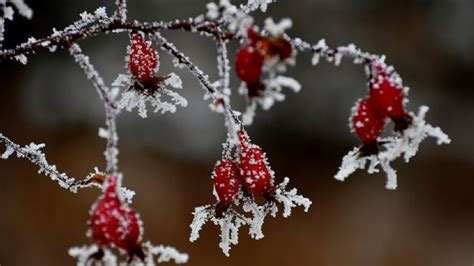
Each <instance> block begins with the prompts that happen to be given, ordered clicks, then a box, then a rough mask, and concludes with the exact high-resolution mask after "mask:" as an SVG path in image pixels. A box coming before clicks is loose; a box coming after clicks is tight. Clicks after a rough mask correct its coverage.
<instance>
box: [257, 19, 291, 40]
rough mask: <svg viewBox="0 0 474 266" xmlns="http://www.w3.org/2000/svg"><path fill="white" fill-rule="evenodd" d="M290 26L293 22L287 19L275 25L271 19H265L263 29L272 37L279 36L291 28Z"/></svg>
mask: <svg viewBox="0 0 474 266" xmlns="http://www.w3.org/2000/svg"><path fill="white" fill-rule="evenodd" d="M292 25H293V22H292V21H291V19H289V18H285V19H282V20H280V22H278V23H275V21H273V19H272V18H267V19H265V27H264V29H265V30H266V31H267V32H268V33H270V35H272V36H281V35H283V34H284V33H285V31H286V30H287V29H289V28H291V27H292Z"/></svg>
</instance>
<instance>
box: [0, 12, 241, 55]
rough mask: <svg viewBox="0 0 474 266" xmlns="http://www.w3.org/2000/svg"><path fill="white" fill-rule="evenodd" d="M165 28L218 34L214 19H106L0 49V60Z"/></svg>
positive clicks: (226, 34) (231, 35) (230, 35)
mask: <svg viewBox="0 0 474 266" xmlns="http://www.w3.org/2000/svg"><path fill="white" fill-rule="evenodd" d="M163 30H182V31H188V32H200V33H203V34H206V35H207V36H212V37H213V36H215V35H216V27H215V23H214V22H212V21H205V22H199V23H198V22H196V21H194V20H192V19H189V20H183V21H179V20H176V21H172V22H150V23H149V22H121V21H118V20H110V19H108V20H104V21H101V22H100V23H99V24H93V25H89V26H87V27H84V28H80V29H70V30H65V31H62V32H55V33H53V34H51V35H49V36H47V37H45V38H42V39H38V40H34V41H28V42H24V43H22V44H19V45H17V46H16V47H15V48H12V49H4V50H0V60H5V59H10V58H12V57H14V56H17V55H20V54H29V53H33V52H35V51H37V50H39V49H40V48H49V47H54V46H62V45H64V46H66V47H68V46H69V45H70V43H72V42H75V41H77V40H82V39H86V38H88V37H91V36H95V35H97V34H99V33H109V32H114V33H117V32H123V31H128V32H132V31H141V32H145V33H150V32H157V31H163ZM224 36H225V38H226V39H232V38H234V34H232V33H230V32H225V33H224Z"/></svg>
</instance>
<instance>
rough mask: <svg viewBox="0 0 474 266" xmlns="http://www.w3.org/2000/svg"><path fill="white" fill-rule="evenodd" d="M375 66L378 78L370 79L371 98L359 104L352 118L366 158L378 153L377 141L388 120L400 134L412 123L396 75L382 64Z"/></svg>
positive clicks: (362, 153) (360, 101)
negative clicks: (394, 76)
mask: <svg viewBox="0 0 474 266" xmlns="http://www.w3.org/2000/svg"><path fill="white" fill-rule="evenodd" d="M372 67H373V71H374V74H375V75H374V78H372V79H371V80H370V87H369V95H368V96H367V97H366V98H365V99H362V100H359V101H358V102H357V104H356V106H355V109H354V113H353V115H352V127H353V128H354V131H355V133H356V134H357V136H358V137H359V139H360V140H361V141H362V148H361V155H362V156H368V155H372V154H377V153H378V151H379V150H378V144H379V143H378V142H377V139H378V138H379V137H380V135H381V134H382V132H383V129H384V127H385V121H386V119H387V118H389V119H391V120H392V121H393V122H394V124H395V130H396V131H398V132H402V131H404V130H405V129H407V128H408V127H409V126H410V125H411V122H412V118H411V116H410V115H409V114H408V113H407V112H406V111H405V109H404V99H405V98H404V92H403V88H402V86H401V85H400V84H399V83H398V82H397V81H396V80H394V78H393V75H392V74H393V73H390V71H388V70H387V68H386V67H385V65H382V64H379V63H373V66H372Z"/></svg>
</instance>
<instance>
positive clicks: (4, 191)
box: [0, 0, 474, 266]
mask: <svg viewBox="0 0 474 266" xmlns="http://www.w3.org/2000/svg"><path fill="white" fill-rule="evenodd" d="M26 2H27V3H28V4H29V5H31V6H32V7H33V9H34V11H35V14H34V18H33V20H32V21H27V20H25V19H23V18H20V17H17V19H16V20H15V21H14V22H7V24H6V26H7V32H6V39H7V41H6V42H5V43H4V46H5V47H11V46H13V45H14V44H17V43H20V42H22V41H25V40H26V39H27V37H29V36H35V37H37V38H39V37H42V36H46V35H48V34H50V33H51V29H52V28H53V27H56V28H58V29H61V28H63V27H65V26H67V25H69V24H70V23H71V22H72V21H74V20H76V19H78V18H79V16H78V14H79V13H80V12H82V11H84V10H87V11H90V12H93V11H94V10H95V9H96V8H97V7H98V6H101V5H106V6H107V7H108V10H109V13H110V12H112V11H111V10H112V8H113V1H112V0H109V1H100V3H97V2H99V1H59V0H48V1H46V0H45V1H32V0H29V1H28V0H27V1H26ZM129 2H130V3H129V6H130V9H129V18H130V19H138V20H145V21H152V20H165V21H166V20H170V19H173V18H188V17H194V16H196V15H198V14H200V13H202V12H205V3H206V2H207V1H201V0H199V1H198V0H192V1H191V0H166V1H164V0H154V1H151V0H150V1H145V0H133V1H129ZM257 14H258V15H257V17H258V19H257V21H258V23H259V24H260V25H261V22H262V21H263V18H264V17H265V16H272V17H274V18H275V20H278V19H280V18H283V17H290V18H292V19H293V22H294V27H293V28H292V29H291V30H290V31H289V34H290V35H292V36H295V37H296V36H299V37H303V38H304V39H306V40H308V41H310V42H311V43H316V42H317V41H318V40H319V39H320V38H326V40H327V42H328V44H329V45H330V46H333V47H334V46H337V45H345V44H348V43H351V42H353V43H355V44H356V45H358V47H361V48H362V49H363V50H366V51H370V52H373V53H378V54H385V55H387V57H388V60H387V61H388V63H389V64H393V65H395V66H396V68H397V70H398V72H399V73H400V74H401V75H402V77H403V78H404V83H405V85H407V86H410V87H411V88H412V90H411V91H410V99H411V101H410V103H409V105H408V107H409V109H410V110H416V109H417V107H418V106H419V105H421V104H426V105H428V106H430V107H431V108H432V109H431V111H430V112H429V113H428V117H427V120H428V121H429V122H430V123H432V124H433V125H439V126H440V127H441V128H442V129H443V130H444V131H445V132H446V133H448V134H449V135H450V137H451V138H452V139H453V142H452V144H450V145H447V146H441V147H438V146H436V145H435V142H434V141H433V140H427V141H425V142H424V143H423V144H422V145H421V151H420V153H419V154H418V155H417V156H416V157H415V158H414V159H412V161H411V162H410V163H409V164H405V163H404V162H402V161H401V160H399V161H397V162H396V163H395V164H394V166H395V167H396V169H397V170H398V175H399V188H398V189H397V190H396V191H388V190H386V189H385V188H384V185H385V177H384V175H383V174H375V175H368V174H367V173H365V172H362V171H359V172H357V173H356V174H354V175H352V176H351V177H350V178H349V179H348V180H347V181H346V182H344V183H341V182H338V181H336V180H334V179H333V177H332V176H333V175H334V174H335V172H336V171H337V169H338V166H339V164H340V162H341V159H342V156H343V155H344V154H345V153H346V152H347V151H348V150H349V149H352V147H353V146H354V145H357V144H358V141H357V139H356V138H355V137H354V135H353V134H351V133H350V132H349V129H348V127H347V120H348V116H349V114H350V109H351V107H352V105H353V103H354V102H355V100H356V99H357V98H359V97H363V95H364V94H365V91H366V86H365V75H364V74H363V69H362V68H361V67H360V66H354V65H353V64H352V63H351V62H350V61H349V60H343V63H342V65H341V66H340V67H334V66H333V65H331V64H328V63H326V62H323V63H321V64H320V65H318V66H316V67H312V66H311V65H310V59H311V56H310V55H309V54H303V55H300V57H299V58H298V66H297V67H295V68H292V69H291V70H290V72H289V75H291V76H293V77H295V78H296V79H297V80H299V81H300V82H301V83H302V85H303V90H302V91H301V92H300V93H299V94H294V93H292V92H290V91H288V92H287V93H286V95H287V100H286V101H285V102H284V103H279V104H276V105H275V106H274V107H273V108H272V109H271V110H270V111H268V112H263V111H261V112H258V114H257V117H256V121H255V124H254V126H252V127H251V128H250V129H249V131H250V134H251V136H252V138H253V140H254V142H256V143H258V144H259V145H260V146H261V147H262V148H263V149H264V150H265V151H266V152H267V154H268V156H269V159H270V162H271V165H272V168H273V169H274V170H275V171H276V175H277V179H278V180H281V179H282V178H283V177H284V176H290V177H291V178H292V179H291V180H292V182H291V185H292V186H295V187H297V188H299V190H300V192H301V193H302V194H303V195H306V196H308V197H309V198H311V199H312V200H313V205H312V207H311V209H310V212H309V213H307V214H305V213H303V211H302V210H301V209H297V210H295V211H294V213H293V215H292V216H291V217H290V218H289V219H283V218H277V219H270V218H269V219H267V221H266V223H265V226H264V233H265V235H266V236H265V238H264V239H263V240H260V241H255V240H252V239H250V238H249V237H248V235H246V232H245V231H241V235H240V243H239V245H238V246H236V247H233V248H232V250H231V257H230V258H226V257H225V256H224V255H223V254H222V253H221V251H220V249H219V248H218V246H217V245H218V237H219V236H218V233H219V232H218V230H217V228H216V227H215V226H211V225H207V226H205V227H204V229H203V231H202V234H201V238H200V239H199V240H198V242H197V243H189V242H188V237H189V232H190V230H189V224H190V222H191V220H192V215H191V212H192V211H193V208H194V207H196V206H200V205H204V204H207V203H212V202H214V197H213V196H212V194H211V192H212V181H211V179H210V172H211V170H212V167H213V166H214V163H215V161H216V160H218V159H219V157H220V154H221V143H222V142H223V141H224V135H225V128H224V126H223V119H222V117H221V116H220V115H218V114H215V113H212V112H210V111H209V110H208V109H207V104H208V103H207V102H204V101H202V95H203V91H202V89H201V87H200V85H199V84H198V83H197V82H196V81H195V80H194V79H193V78H192V77H191V76H190V75H189V74H188V73H186V72H185V71H184V72H183V71H181V70H176V69H173V67H172V64H171V58H170V57H169V56H167V55H165V53H163V52H161V56H162V59H161V61H162V67H161V69H160V73H169V72H171V71H175V72H177V73H178V74H180V75H181V77H182V78H183V80H184V87H185V89H184V90H183V92H182V94H183V95H184V96H185V97H187V98H188V100H189V103H190V104H189V106H188V107H187V108H185V109H180V110H178V112H177V113H176V114H165V115H150V117H149V118H148V119H146V120H143V119H141V118H139V117H138V116H137V114H136V113H135V112H134V113H123V115H122V116H121V117H120V119H119V133H120V137H121V139H120V168H121V171H123V173H124V175H125V181H124V183H125V185H126V186H127V187H129V188H131V189H133V190H134V191H136V192H137V196H136V197H135V199H134V202H133V208H134V209H135V210H137V211H138V212H140V213H141V216H142V218H143V220H144V222H145V239H149V240H151V241H152V242H153V243H157V244H158V243H163V244H166V245H172V246H175V247H176V248H178V249H179V250H181V251H184V252H188V253H189V255H190V257H191V258H190V261H189V265H321V266H323V265H331V266H338V265H361V266H362V265H364V266H367V265H369V266H370V265H459V266H461V265H464V266H470V265H473V264H474V152H473V150H474V144H473V141H472V137H473V130H474V105H473V104H474V93H473V90H472V88H473V87H472V84H473V83H474V49H473V48H474V31H473V30H472V26H473V25H474V2H473V1H472V0H453V1H443V0H432V1H429V0H416V1H415V0H400V1H389V0H377V1H376V0H371V1H369V0H363V1H343V0H313V1H309V0H306V1H303V0H299V1H282V0H281V1H279V2H278V3H276V4H273V5H271V7H270V8H269V10H268V12H267V13H266V14H264V15H265V16H262V15H261V14H260V13H259V12H257ZM165 36H166V37H168V38H169V39H170V40H172V41H174V42H175V43H176V45H177V46H178V48H180V49H181V50H183V51H185V52H186V53H187V54H188V55H189V56H190V57H191V59H192V60H193V61H194V62H195V63H197V64H198V65H200V66H201V67H202V68H203V69H204V70H205V71H206V72H208V73H209V74H210V75H211V76H212V77H213V79H215V78H216V69H215V64H216V63H215V61H216V54H215V49H214V46H213V43H212V41H211V40H209V39H206V38H203V37H199V36H197V35H193V34H192V33H179V32H170V33H165ZM127 44H128V39H127V35H126V34H121V35H116V34H109V35H107V36H105V35H102V36H98V37H94V38H90V39H88V40H85V41H81V42H80V45H81V46H82V47H83V49H84V51H85V53H87V54H88V55H90V56H91V58H92V62H93V63H94V64H95V65H96V67H97V68H98V70H99V71H100V72H101V74H102V75H103V77H104V78H105V80H106V81H107V82H111V81H113V79H115V77H116V75H117V74H118V73H123V72H124V71H126V70H125V68H124V66H125V62H124V61H123V59H124V56H125V47H126V45H127ZM236 48H237V46H236V45H235V44H234V45H232V46H231V48H230V51H229V53H230V55H231V57H232V58H233V55H234V54H235V49H236ZM0 73H1V74H0V84H1V97H0V122H1V126H0V131H1V132H3V133H4V134H6V135H7V136H9V137H11V138H12V139H13V140H14V141H16V142H18V143H21V144H28V143H30V142H31V141H34V142H36V143H42V142H44V143H46V144H47V147H46V148H45V151H46V153H47V155H48V158H49V160H50V162H52V163H54V164H57V165H58V167H59V168H60V169H61V170H62V171H65V172H67V173H69V174H71V175H72V176H75V177H79V178H82V177H84V176H85V175H86V174H88V173H89V172H90V171H91V170H92V168H93V167H94V166H99V167H103V166H104V160H103V156H102V152H103V149H104V144H105V143H104V141H103V140H102V139H99V138H98V137H97V128H98V127H99V126H103V120H104V114H103V110H102V105H101V103H100V101H99V100H98V97H97V95H96V92H95V90H94V88H93V87H92V85H91V84H90V83H89V82H88V81H87V80H86V78H85V75H84V74H83V73H82V70H81V69H80V68H79V67H78V66H77V65H76V64H74V62H73V59H72V58H71V57H70V56H69V55H68V54H67V52H66V51H62V50H61V51H57V52H56V53H54V54H51V53H50V52H49V51H47V50H42V51H39V52H38V53H37V54H36V55H34V56H30V57H29V64H28V65H27V66H22V65H20V64H19V63H12V62H1V63H0ZM237 86H238V82H237V81H236V79H235V76H233V88H234V89H236V88H237ZM233 99H234V101H233V103H234V107H235V108H237V109H240V110H242V108H243V101H242V99H241V97H240V96H239V95H238V94H237V92H236V91H235V92H234V96H233ZM36 170H37V169H36V167H34V166H32V165H31V164H30V163H29V162H27V161H25V160H23V159H16V158H13V157H12V159H10V160H8V161H0V213H1V216H0V264H1V265H71V264H73V263H74V261H73V260H72V259H71V258H70V257H69V256H68V255H67V249H68V248H69V247H71V246H73V245H82V244H85V243H88V239H87V238H86V236H85V235H84V234H85V232H86V230H87V225H86V222H87V220H88V211H89V208H90V205H91V204H92V203H93V202H94V201H95V199H96V197H97V196H98V195H99V191H98V190H84V191H80V193H78V194H71V193H69V192H67V191H65V190H63V189H61V188H59V187H58V186H57V185H56V184H55V183H52V182H51V181H50V180H49V178H47V177H44V176H42V175H38V174H36Z"/></svg>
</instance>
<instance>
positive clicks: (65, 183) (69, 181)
mask: <svg viewBox="0 0 474 266" xmlns="http://www.w3.org/2000/svg"><path fill="white" fill-rule="evenodd" d="M0 143H3V144H4V145H5V147H6V148H7V150H6V151H5V153H4V154H3V156H2V158H3V159H7V158H8V157H9V156H10V155H11V154H13V153H15V152H16V155H17V156H18V157H19V158H26V159H27V160H29V161H30V162H31V163H33V164H35V165H37V166H38V167H39V171H38V173H43V174H44V175H46V176H49V177H51V180H53V181H57V182H58V184H59V185H60V186H61V187H63V188H66V189H69V190H70V191H72V192H74V193H75V192H77V188H79V187H84V186H78V185H77V184H78V182H77V181H76V179H75V178H72V177H69V176H67V175H66V174H65V173H61V172H60V171H58V170H57V169H56V166H55V165H51V164H49V163H48V161H47V160H46V156H45V154H44V153H43V152H42V151H41V148H43V147H44V146H45V145H44V144H34V143H31V144H29V145H27V146H24V147H22V146H20V145H18V144H16V143H14V142H13V141H11V140H10V139H9V138H7V137H6V136H4V135H3V134H1V133H0Z"/></svg>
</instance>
